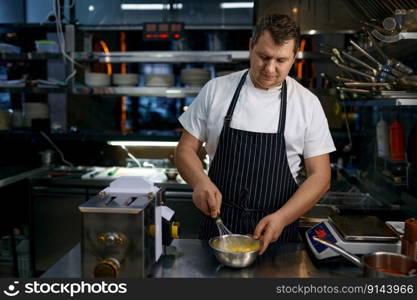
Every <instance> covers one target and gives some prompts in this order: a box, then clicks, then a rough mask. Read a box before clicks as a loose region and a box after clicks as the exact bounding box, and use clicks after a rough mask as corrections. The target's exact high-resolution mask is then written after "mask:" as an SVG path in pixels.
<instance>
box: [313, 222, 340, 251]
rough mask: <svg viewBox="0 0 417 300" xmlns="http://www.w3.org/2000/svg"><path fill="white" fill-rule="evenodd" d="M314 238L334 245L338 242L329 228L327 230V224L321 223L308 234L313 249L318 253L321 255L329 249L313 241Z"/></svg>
mask: <svg viewBox="0 0 417 300" xmlns="http://www.w3.org/2000/svg"><path fill="white" fill-rule="evenodd" d="M313 237H319V238H321V239H323V240H326V241H329V242H332V243H336V242H337V240H336V238H335V237H334V236H333V234H332V233H331V232H330V230H329V228H327V226H326V224H325V223H320V224H318V225H316V226H315V227H313V228H311V229H310V231H309V232H308V238H309V239H310V241H311V243H312V244H313V247H314V248H315V249H316V251H317V252H318V253H321V252H323V251H324V250H326V249H327V246H325V245H323V244H322V243H319V242H317V241H315V240H313Z"/></svg>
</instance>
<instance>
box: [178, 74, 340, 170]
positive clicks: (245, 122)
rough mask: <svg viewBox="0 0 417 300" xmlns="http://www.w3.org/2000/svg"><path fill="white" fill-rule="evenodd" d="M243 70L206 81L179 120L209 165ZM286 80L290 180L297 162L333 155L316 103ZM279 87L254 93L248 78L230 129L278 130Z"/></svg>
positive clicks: (324, 122) (329, 137)
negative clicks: (199, 143) (199, 145)
mask: <svg viewBox="0 0 417 300" xmlns="http://www.w3.org/2000/svg"><path fill="white" fill-rule="evenodd" d="M245 71H246V70H243V71H239V72H235V73H232V74H229V75H226V76H221V77H217V78H214V79H212V80H210V81H209V82H208V83H207V84H206V85H205V86H204V87H203V88H202V89H201V91H200V93H199V94H198V96H197V97H196V99H195V100H194V101H193V103H192V104H191V105H190V107H189V108H188V110H187V111H185V112H184V113H183V114H182V115H181V116H180V118H179V121H180V123H181V124H182V126H183V127H184V129H185V130H187V131H188V132H189V133H190V134H191V135H193V136H194V137H195V138H197V139H199V140H200V141H202V142H205V143H206V145H205V149H206V152H207V154H208V155H209V157H210V161H212V160H213V158H214V155H215V153H216V149H217V145H218V141H219V137H220V133H221V130H222V127H223V121H224V117H225V116H226V113H227V110H228V108H229V105H230V103H231V101H232V98H233V94H234V92H235V90H236V88H237V85H238V83H239V80H240V79H241V77H242V75H243V73H244V72H245ZM286 81H287V115H286V121H285V131H284V137H285V145H286V150H287V159H288V165H289V167H290V170H291V173H292V175H293V177H294V178H297V175H298V172H299V170H300V157H299V155H302V156H303V157H304V158H309V157H314V156H318V155H322V154H325V153H329V152H333V151H335V150H336V148H335V146H334V144H333V140H332V137H331V135H330V131H329V126H328V124H327V119H326V116H325V115H324V112H323V108H322V106H321V103H320V101H319V100H318V98H317V97H316V96H315V95H314V94H313V93H311V92H310V91H309V90H308V89H306V88H304V87H303V86H302V85H301V84H299V83H298V82H297V81H296V80H294V79H292V78H291V77H287V78H286ZM280 95H281V86H279V87H275V88H271V89H268V90H262V89H258V88H256V87H255V86H254V85H253V83H252V80H251V78H250V76H249V74H248V76H247V77H246V81H245V83H244V84H243V86H242V89H241V91H240V95H239V99H238V101H237V104H236V107H235V110H234V113H233V115H232V121H231V123H230V127H232V128H234V129H240V130H245V131H252V132H265V133H274V132H277V131H278V121H279V113H280V105H281V98H280Z"/></svg>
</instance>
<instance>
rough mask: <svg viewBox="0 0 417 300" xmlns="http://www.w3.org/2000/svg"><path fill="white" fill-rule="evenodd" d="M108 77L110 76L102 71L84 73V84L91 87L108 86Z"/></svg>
mask: <svg viewBox="0 0 417 300" xmlns="http://www.w3.org/2000/svg"><path fill="white" fill-rule="evenodd" d="M110 79H111V78H110V76H109V75H107V74H104V73H97V72H86V73H85V84H86V85H88V86H91V87H100V86H110V81H111V80H110Z"/></svg>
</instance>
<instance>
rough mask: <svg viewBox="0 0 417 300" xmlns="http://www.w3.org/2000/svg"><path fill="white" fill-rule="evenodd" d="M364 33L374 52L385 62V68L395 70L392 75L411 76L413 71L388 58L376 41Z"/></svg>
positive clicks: (369, 34)
mask: <svg viewBox="0 0 417 300" xmlns="http://www.w3.org/2000/svg"><path fill="white" fill-rule="evenodd" d="M365 31H366V30H365ZM366 33H367V34H368V37H369V40H370V41H371V42H372V45H373V47H374V48H375V50H376V51H377V52H378V53H379V55H380V56H381V57H382V58H383V60H384V61H385V65H386V66H387V68H393V70H395V71H394V73H393V74H394V75H396V76H402V75H403V74H404V75H411V74H413V72H414V71H413V69H411V68H410V67H408V66H406V65H404V64H403V63H402V62H400V61H398V60H396V59H395V58H390V57H388V56H387V55H386V54H385V53H384V51H382V49H381V48H380V47H379V45H378V43H377V41H376V40H375V39H374V37H373V36H372V34H371V33H370V32H369V31H366ZM396 72H397V73H396ZM401 73H402V74H401Z"/></svg>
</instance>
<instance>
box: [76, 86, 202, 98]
mask: <svg viewBox="0 0 417 300" xmlns="http://www.w3.org/2000/svg"><path fill="white" fill-rule="evenodd" d="M200 89H201V87H142V86H135V87H112V86H109V87H94V88H93V87H87V86H76V87H75V88H74V91H73V93H74V94H81V95H121V96H123V95H128V96H153V97H167V98H185V97H195V96H197V94H198V92H199V91H200Z"/></svg>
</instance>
